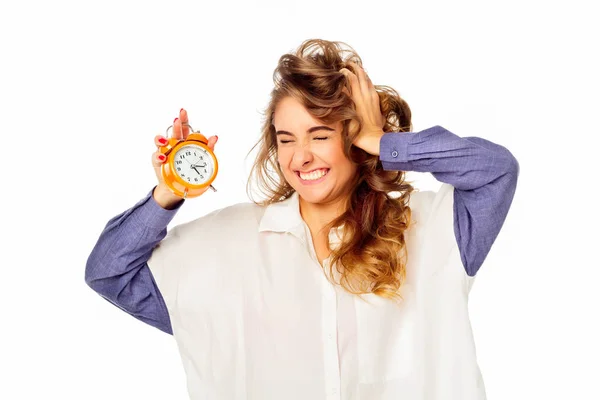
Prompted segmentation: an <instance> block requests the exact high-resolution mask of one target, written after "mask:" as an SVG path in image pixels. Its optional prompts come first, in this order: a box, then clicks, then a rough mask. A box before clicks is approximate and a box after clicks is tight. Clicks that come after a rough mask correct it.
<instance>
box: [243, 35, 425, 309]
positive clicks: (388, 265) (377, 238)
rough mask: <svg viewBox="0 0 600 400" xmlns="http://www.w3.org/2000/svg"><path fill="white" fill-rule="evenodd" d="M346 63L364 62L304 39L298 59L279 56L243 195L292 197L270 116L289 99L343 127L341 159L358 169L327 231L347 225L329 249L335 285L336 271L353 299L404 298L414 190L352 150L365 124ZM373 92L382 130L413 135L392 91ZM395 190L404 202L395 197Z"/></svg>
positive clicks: (347, 50)
mask: <svg viewBox="0 0 600 400" xmlns="http://www.w3.org/2000/svg"><path fill="white" fill-rule="evenodd" d="M345 55H346V57H344V56H345ZM349 61H353V62H355V63H356V64H358V65H361V66H362V60H361V58H360V57H359V56H358V54H357V53H356V51H355V50H354V49H352V47H350V46H349V45H347V44H346V43H344V42H332V41H327V40H322V39H309V40H306V41H304V42H303V43H302V44H301V45H300V46H299V47H298V49H297V50H296V51H295V53H289V54H284V55H283V56H281V57H280V59H279V62H278V64H277V67H276V69H275V71H274V73H273V81H274V85H275V86H274V88H273V90H272V92H271V96H270V101H269V103H268V106H267V107H266V110H265V111H264V112H263V114H262V115H263V124H262V135H261V137H260V139H259V140H258V142H257V143H256V144H255V145H254V146H253V147H252V149H251V150H250V151H249V153H248V155H249V154H250V153H251V152H252V151H253V150H254V149H255V148H256V147H257V146H258V153H257V156H256V161H255V162H254V164H253V166H252V169H251V171H250V176H249V178H248V182H247V185H246V191H247V194H248V196H249V198H250V199H252V201H253V202H254V203H255V204H258V205H261V206H266V205H268V204H271V203H275V202H280V201H283V200H285V199H287V198H289V197H290V196H291V195H292V194H293V193H294V192H295V189H293V188H292V186H291V185H290V184H289V183H288V182H287V181H286V179H285V178H284V175H283V172H282V170H281V168H280V166H279V163H278V162H277V139H276V135H275V128H274V126H273V113H274V111H275V108H276V106H277V104H278V103H279V102H280V101H281V100H282V99H283V98H285V97H287V96H292V97H293V98H295V99H296V100H297V101H299V102H300V103H301V104H302V105H303V106H304V107H305V108H306V109H307V111H308V112H309V113H310V114H311V115H312V116H313V118H315V119H316V120H318V121H321V122H323V123H324V124H336V123H338V122H340V121H341V122H342V126H343V130H342V137H343V143H344V153H345V155H346V157H348V159H349V160H350V161H351V162H352V163H354V164H355V165H356V166H357V167H358V169H357V174H356V176H355V178H354V180H353V181H352V182H351V185H352V190H351V196H350V199H349V203H348V208H347V209H346V211H345V212H344V213H343V214H341V215H340V216H339V217H338V218H336V219H335V220H333V221H331V223H330V224H329V225H328V226H326V227H325V229H327V232H328V231H329V230H330V229H332V228H337V227H340V226H342V225H343V229H342V230H341V232H342V233H343V234H342V237H341V243H340V246H338V247H337V248H336V249H330V250H331V262H330V264H329V265H330V271H329V279H330V281H332V282H333V281H334V278H333V266H334V265H335V266H336V268H337V270H338V272H339V273H340V282H339V284H340V285H342V287H343V288H344V289H345V290H347V291H348V292H350V293H353V294H364V293H374V294H376V295H378V296H381V297H384V298H389V299H398V298H403V296H402V295H401V293H400V287H401V286H402V283H403V282H404V281H405V278H406V260H407V257H408V254H407V252H406V242H405V238H404V231H405V230H407V229H408V226H409V224H410V222H411V209H410V207H409V206H408V204H409V200H410V193H411V192H412V191H413V190H414V188H413V186H412V185H411V184H410V183H409V182H406V181H405V172H404V171H385V170H384V169H383V167H382V164H381V162H380V161H379V157H378V156H374V155H371V154H368V153H367V152H365V151H363V150H362V149H359V148H357V147H355V146H353V145H352V143H353V141H354V138H355V137H356V136H357V135H358V133H359V132H360V130H361V129H362V121H361V120H360V118H359V116H358V114H357V113H356V109H355V105H354V102H353V100H352V98H351V97H350V96H349V95H348V94H347V93H344V91H343V89H344V87H347V89H348V90H349V91H350V83H349V81H347V79H346V77H345V76H344V75H343V74H342V73H341V72H339V70H340V69H341V68H347V69H349V70H351V71H353V72H354V73H356V72H357V71H354V69H353V68H352V66H351V64H348V62H349ZM374 87H375V89H376V91H377V94H378V95H379V101H380V107H381V111H382V114H383V116H384V117H385V120H386V122H385V126H384V128H383V130H384V132H410V131H412V123H411V111H410V108H409V106H408V104H407V103H406V101H404V100H403V99H402V98H401V97H400V95H399V94H398V93H397V92H396V91H395V90H394V89H392V88H391V87H388V86H382V85H374ZM353 120H354V121H355V122H354V123H353V124H352V125H351V124H350V123H351V121H353ZM351 126H352V128H353V129H351ZM253 182H256V184H257V186H258V190H259V192H261V193H262V194H263V195H264V196H265V199H264V200H261V201H256V200H254V199H253V196H252V190H251V188H252V183H253ZM394 192H397V193H399V196H392V195H391V194H392V193H394Z"/></svg>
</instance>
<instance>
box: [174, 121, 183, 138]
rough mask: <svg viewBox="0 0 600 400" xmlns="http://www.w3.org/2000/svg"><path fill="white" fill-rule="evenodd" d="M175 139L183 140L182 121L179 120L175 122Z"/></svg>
mask: <svg viewBox="0 0 600 400" xmlns="http://www.w3.org/2000/svg"><path fill="white" fill-rule="evenodd" d="M173 137H174V138H175V139H183V137H182V136H181V121H179V118H175V119H174V120H173Z"/></svg>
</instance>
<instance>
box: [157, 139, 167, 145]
mask: <svg viewBox="0 0 600 400" xmlns="http://www.w3.org/2000/svg"><path fill="white" fill-rule="evenodd" d="M158 143H160V144H167V139H165V138H160V139H158Z"/></svg>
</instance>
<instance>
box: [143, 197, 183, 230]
mask: <svg viewBox="0 0 600 400" xmlns="http://www.w3.org/2000/svg"><path fill="white" fill-rule="evenodd" d="M155 188H156V186H155V187H154V188H152V190H150V192H149V193H148V194H147V195H146V197H144V198H143V199H142V200H141V201H140V202H139V204H140V206H139V207H138V208H137V209H136V210H135V212H134V214H135V216H136V217H137V219H138V221H139V222H140V223H141V224H143V225H144V226H147V227H148V228H153V229H165V228H166V227H167V226H168V225H169V223H170V222H171V220H173V218H174V217H175V215H176V214H177V211H179V209H180V208H181V206H182V205H183V203H185V199H182V200H181V201H180V202H179V203H177V205H176V206H175V208H174V209H172V210H167V209H164V208H162V207H161V206H160V204H158V203H157V202H156V200H154V196H153V193H154V189H155Z"/></svg>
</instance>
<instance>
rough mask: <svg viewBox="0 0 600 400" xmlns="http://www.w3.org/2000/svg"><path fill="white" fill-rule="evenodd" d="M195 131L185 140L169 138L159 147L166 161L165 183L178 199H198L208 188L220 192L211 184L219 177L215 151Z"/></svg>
mask: <svg viewBox="0 0 600 400" xmlns="http://www.w3.org/2000/svg"><path fill="white" fill-rule="evenodd" d="M186 125H187V126H189V127H190V130H191V131H192V132H191V133H190V134H188V136H187V138H186V139H178V138H174V137H169V135H168V132H169V129H171V128H172V127H173V125H171V126H169V127H168V128H167V131H166V132H167V133H166V137H167V144H166V145H164V146H161V147H159V150H160V152H161V153H162V154H164V155H165V156H166V157H167V160H166V161H165V162H164V163H163V164H162V167H161V173H162V178H163V181H164V182H165V184H166V185H167V187H168V188H169V189H171V191H172V192H173V193H174V194H176V195H177V196H179V197H182V198H184V199H185V198H189V197H197V196H199V195H200V194H202V193H204V190H202V189H205V188H206V187H207V186H210V188H211V189H212V190H213V191H215V192H216V191H217V189H215V188H214V187H213V186H212V182H213V181H214V180H215V178H216V177H217V172H218V171H219V163H218V162H217V157H216V156H215V154H214V153H213V151H212V150H211V149H210V148H209V147H208V139H207V138H206V137H205V136H204V135H202V134H201V133H200V132H195V131H194V129H193V128H192V127H191V126H190V125H189V124H186Z"/></svg>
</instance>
